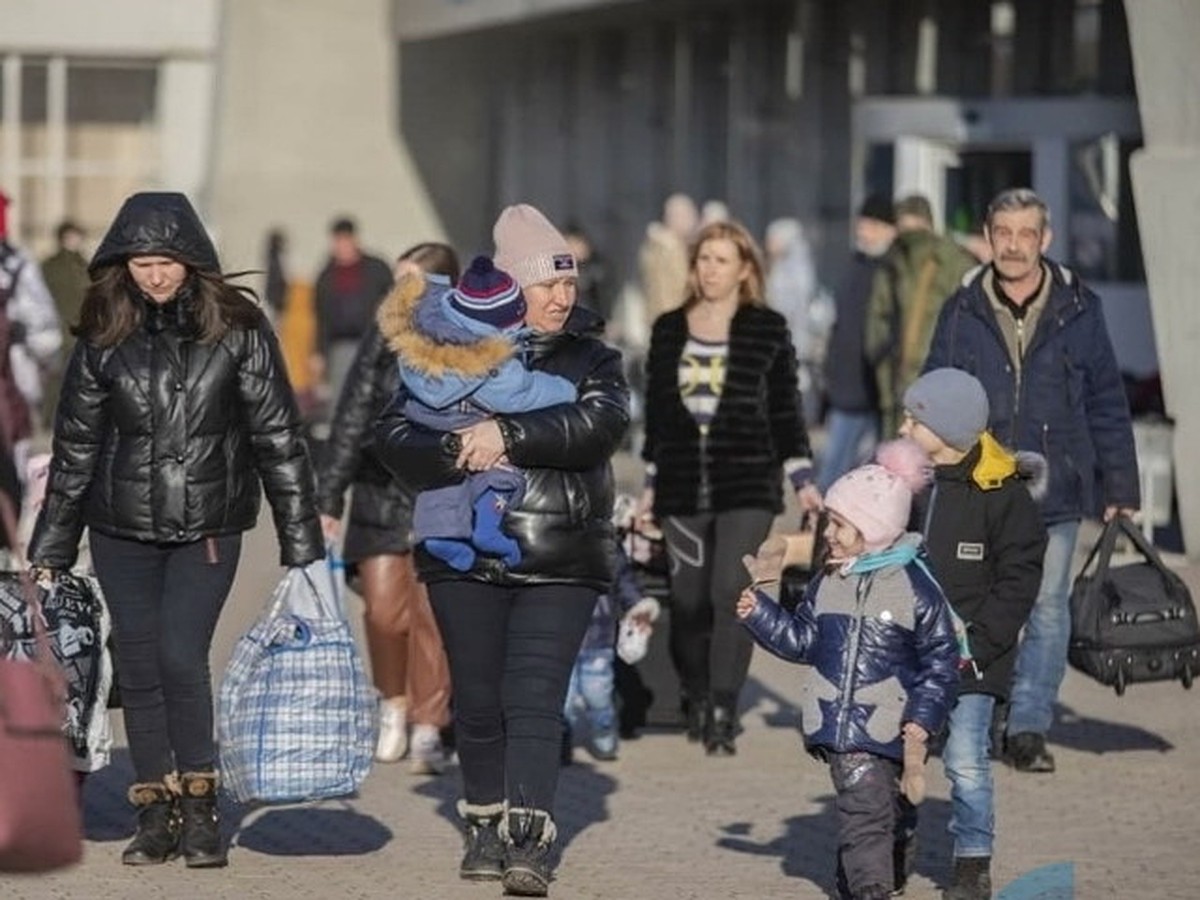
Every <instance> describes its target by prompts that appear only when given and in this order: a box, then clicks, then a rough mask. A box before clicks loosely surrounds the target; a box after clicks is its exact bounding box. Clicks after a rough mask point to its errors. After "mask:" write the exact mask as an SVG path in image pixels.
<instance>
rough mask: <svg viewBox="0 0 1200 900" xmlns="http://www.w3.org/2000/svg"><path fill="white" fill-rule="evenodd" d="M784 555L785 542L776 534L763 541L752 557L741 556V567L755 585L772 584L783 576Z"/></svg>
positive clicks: (748, 555) (785, 550) (785, 552)
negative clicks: (744, 568) (743, 567)
mask: <svg viewBox="0 0 1200 900" xmlns="http://www.w3.org/2000/svg"><path fill="white" fill-rule="evenodd" d="M786 555H787V541H786V540H784V538H783V537H782V536H781V535H778V534H776V535H772V536H771V537H769V538H767V539H766V540H765V541H763V542H762V544H760V545H759V547H758V550H757V552H755V554H754V555H753V556H751V555H750V554H748V553H747V554H746V555H745V556H743V557H742V565H743V566H745V567H746V571H747V572H749V573H750V578H751V580H753V582H754V583H755V584H774V583H775V582H777V581H778V580H779V579H780V578H781V577H782V576H783V566H784V557H785V556H786Z"/></svg>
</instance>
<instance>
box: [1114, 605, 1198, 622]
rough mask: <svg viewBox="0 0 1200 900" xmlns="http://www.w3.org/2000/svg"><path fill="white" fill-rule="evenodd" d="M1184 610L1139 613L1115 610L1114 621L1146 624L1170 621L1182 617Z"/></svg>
mask: <svg viewBox="0 0 1200 900" xmlns="http://www.w3.org/2000/svg"><path fill="white" fill-rule="evenodd" d="M1183 617H1184V614H1183V611H1182V610H1180V609H1178V608H1176V609H1162V610H1152V611H1150V612H1139V613H1132V614H1131V613H1123V612H1114V613H1113V614H1112V622H1113V624H1114V625H1145V624H1147V623H1152V622H1169V621H1171V620H1172V619H1182V618H1183Z"/></svg>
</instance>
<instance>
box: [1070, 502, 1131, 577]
mask: <svg viewBox="0 0 1200 900" xmlns="http://www.w3.org/2000/svg"><path fill="white" fill-rule="evenodd" d="M1124 518H1125V516H1119V515H1118V516H1113V517H1112V518H1111V519H1109V520H1108V521H1107V522H1105V523H1104V529H1103V530H1102V531H1101V532H1100V537H1098V538H1097V539H1096V543H1095V544H1094V545H1093V546H1092V551H1091V553H1089V554H1088V557H1087V559H1086V560H1085V561H1084V563H1083V568H1082V569H1080V570H1079V577H1081V578H1082V577H1083V576H1084V575H1086V574H1087V571H1088V569H1090V568H1091V566H1092V563H1093V562H1096V577H1097V578H1098V579H1100V580H1103V578H1104V573H1105V572H1107V571H1108V567H1109V563H1110V562H1111V561H1112V555H1113V551H1114V550H1115V549H1116V547H1117V538H1118V537H1120V535H1121V533H1122V528H1121V520H1122V519H1124ZM1135 530H1136V529H1135Z"/></svg>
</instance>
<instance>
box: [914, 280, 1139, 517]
mask: <svg viewBox="0 0 1200 900" xmlns="http://www.w3.org/2000/svg"><path fill="white" fill-rule="evenodd" d="M1047 269H1048V275H1047V277H1048V278H1050V279H1051V284H1050V294H1049V298H1048V300H1047V303H1046V307H1045V309H1044V310H1043V311H1042V313H1041V315H1040V317H1039V318H1038V321H1037V326H1036V330H1035V331H1034V334H1033V336H1032V338H1031V339H1030V341H1029V344H1028V346H1027V347H1026V349H1025V352H1024V355H1023V359H1022V360H1021V365H1020V366H1016V365H1014V360H1013V358H1012V355H1011V354H1010V352H1009V349H1008V346H1007V345H1006V343H1005V340H1004V336H1003V334H1002V333H1001V331H1000V326H999V324H998V321H997V319H996V313H995V311H994V310H993V308H992V304H991V301H990V300H989V299H988V296H987V293H986V292H985V291H984V288H983V281H984V278H985V277H986V276H987V275H988V272H989V271H990V267H987V266H984V267H982V268H980V269H979V270H977V271H976V272H975V273H973V274H972V275H971V276H969V280H968V281H967V282H966V283H964V285H963V287H962V288H960V289H959V290H958V291H957V292H956V293H955V294H954V295H953V296H952V297H951V298H950V299H949V300H947V301H946V304H945V306H943V307H942V311H941V314H940V316H939V317H938V323H937V328H936V330H935V331H934V335H933V342H932V344H931V346H930V350H929V357H928V359H926V361H925V367H924V371H926V372H928V371H930V370H931V369H937V368H941V367H943V366H950V367H953V368H956V369H963V370H964V371H967V372H970V373H971V374H972V375H974V376H975V377H976V378H978V379H979V380H980V381H981V382H982V383H983V387H984V389H985V390H986V391H987V395H988V401H989V403H990V405H991V416H990V418H989V421H988V427H989V429H990V430H991V432H992V434H994V435H995V436H996V438H997V439H998V440H999V441H1000V442H1001V443H1002V444H1004V445H1006V446H1008V447H1010V448H1012V449H1015V450H1033V451H1036V452H1037V453H1040V454H1042V456H1044V457H1045V459H1046V462H1047V464H1048V465H1049V470H1050V482H1049V486H1048V488H1047V491H1046V496H1045V498H1044V499H1043V500H1042V503H1041V510H1042V518H1043V520H1044V521H1045V522H1046V524H1048V525H1052V524H1054V523H1056V522H1065V521H1069V520H1072V519H1079V518H1082V517H1084V516H1096V515H1098V514H1099V513H1100V512H1101V510H1102V507H1104V506H1107V505H1115V506H1125V507H1131V508H1134V509H1136V508H1137V507H1138V506H1139V503H1140V498H1139V493H1140V492H1139V485H1138V469H1137V456H1136V454H1135V451H1134V444H1133V429H1132V426H1131V424H1130V418H1129V405H1128V402H1127V400H1126V398H1125V390H1124V386H1123V384H1122V381H1121V372H1120V370H1119V369H1118V367H1117V360H1116V356H1115V354H1114V353H1113V349H1112V343H1111V342H1110V341H1109V337H1108V331H1107V329H1106V328H1105V325H1104V314H1103V309H1102V308H1101V304H1100V299H1099V298H1098V297H1097V296H1096V295H1095V294H1094V293H1092V291H1090V290H1089V289H1088V288H1087V287H1085V286H1084V285H1083V284H1081V283H1080V282H1079V279H1078V278H1076V277H1075V275H1074V273H1073V272H1071V270H1070V269H1067V268H1066V267H1065V266H1061V265H1058V264H1056V263H1050V262H1048V263H1047Z"/></svg>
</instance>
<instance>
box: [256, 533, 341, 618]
mask: <svg viewBox="0 0 1200 900" xmlns="http://www.w3.org/2000/svg"><path fill="white" fill-rule="evenodd" d="M327 554H328V555H327V556H326V558H325V559H323V560H317V561H316V562H313V563H309V564H308V565H307V566H293V567H292V568H290V569H288V573H287V575H286V576H285V577H284V580H283V581H281V582H280V583H279V587H277V588H276V589H275V594H274V596H273V598H272V601H271V605H270V607H269V609H270V611H269V612H268V614H267V616H268V618H272V619H274V618H277V617H278V616H279V614H280V613H282V612H283V610H284V607H286V606H287V604H288V597H289V596H290V595H291V591H290V590H289V587H290V585H291V584H292V583H293V579H303V581H304V583H305V584H307V585H308V587H309V589H310V590H311V591H312V592H313V595H314V596H315V597H316V598H317V606H318V607H320V609H321V611H322V612H323V613H325V615H326V616H327V617H328V618H331V619H342V618H345V616H346V610H345V604H344V600H343V598H342V591H341V587H340V585H339V582H338V579H337V577H336V571H337V570H338V569H340V568H344V566H345V563H344V562H343V561H342V560H341V557H338V556H336V554H334V553H333V551H332V550H331V549H330V550H328V551H327ZM316 565H320V566H322V567H323V568H325V569H326V573H322V574H326V575H327V577H328V578H329V581H330V585H329V590H328V591H322V590H321V588H320V586H319V585H318V584H317V582H316V580H315V578H314V575H313V571H312V568H313V566H316ZM327 595H331V596H332V597H333V604H332V606H330V604H329V602H328V601H327V600H326V596H327Z"/></svg>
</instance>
